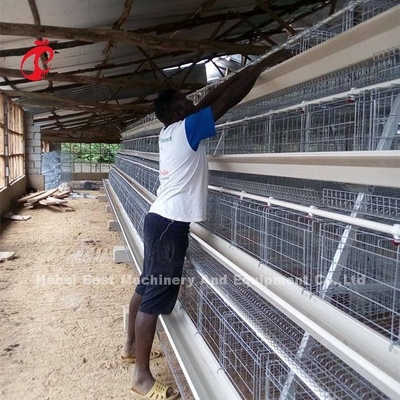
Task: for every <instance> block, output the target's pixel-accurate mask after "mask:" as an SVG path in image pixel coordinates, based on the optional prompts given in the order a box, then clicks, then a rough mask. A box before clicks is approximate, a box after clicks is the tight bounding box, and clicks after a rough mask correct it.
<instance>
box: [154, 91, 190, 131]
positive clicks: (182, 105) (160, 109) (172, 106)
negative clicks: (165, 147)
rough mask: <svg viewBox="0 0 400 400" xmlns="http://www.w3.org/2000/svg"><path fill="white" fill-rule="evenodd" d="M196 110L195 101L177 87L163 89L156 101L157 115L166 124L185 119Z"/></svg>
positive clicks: (155, 109) (155, 110)
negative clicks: (176, 88)
mask: <svg viewBox="0 0 400 400" xmlns="http://www.w3.org/2000/svg"><path fill="white" fill-rule="evenodd" d="M195 111H196V107H195V105H194V104H193V102H192V101H191V100H189V99H187V98H186V96H185V95H184V94H182V93H180V92H178V91H177V90H175V89H166V90H163V91H162V92H161V93H160V95H159V96H158V97H157V99H156V100H155V101H154V112H155V114H156V117H157V118H158V119H159V120H160V121H161V122H162V123H163V124H164V125H166V126H168V125H171V124H173V123H174V122H177V121H181V120H183V119H185V118H186V117H187V116H188V115H190V114H193V113H194V112H195Z"/></svg>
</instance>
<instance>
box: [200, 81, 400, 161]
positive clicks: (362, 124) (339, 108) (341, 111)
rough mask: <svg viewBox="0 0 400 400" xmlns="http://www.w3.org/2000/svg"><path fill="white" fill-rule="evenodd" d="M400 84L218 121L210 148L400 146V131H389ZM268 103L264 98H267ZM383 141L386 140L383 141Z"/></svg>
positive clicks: (313, 149) (307, 149) (218, 150)
mask: <svg viewBox="0 0 400 400" xmlns="http://www.w3.org/2000/svg"><path fill="white" fill-rule="evenodd" d="M399 95H400V87H391V88H385V89H382V88H380V89H378V88H377V89H371V90H365V91H361V92H360V93H358V94H356V95H351V96H349V97H348V98H343V99H337V100H332V101H329V102H323V103H322V102H321V103H319V104H309V105H305V106H302V105H301V100H300V98H298V99H297V102H298V104H299V106H298V107H297V108H296V109H293V110H286V111H282V112H279V111H276V112H269V113H268V114H262V115H260V116H258V117H257V118H256V119H251V120H248V119H246V118H245V119H242V120H238V121H236V122H232V123H229V124H222V125H218V126H217V135H215V136H214V137H212V138H210V139H208V140H207V152H208V154H211V155H219V154H247V153H251V154H253V153H291V152H317V151H323V152H327V151H329V152H335V151H362V150H375V149H376V148H377V146H378V143H380V142H381V141H382V140H385V141H387V145H385V148H386V149H390V150H398V149H400V135H398V134H397V129H396V132H394V131H393V132H391V133H390V134H389V135H388V136H387V137H383V133H384V129H385V126H386V122H387V121H388V118H389V116H390V115H391V112H396V111H392V108H393V104H394V102H395V98H396V97H397V96H399ZM261 103H262V102H261ZM381 144H382V143H381Z"/></svg>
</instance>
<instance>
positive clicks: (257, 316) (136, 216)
mask: <svg viewBox="0 0 400 400" xmlns="http://www.w3.org/2000/svg"><path fill="white" fill-rule="evenodd" d="M110 183H111V185H112V187H113V188H114V190H115V191H116V193H117V195H118V197H119V198H120V200H121V202H122V204H123V206H124V208H125V210H126V212H127V213H128V215H129V217H130V219H131V221H132V222H133V223H134V225H135V227H136V228H137V230H138V232H139V234H140V235H143V232H142V228H141V227H142V225H143V219H144V216H145V214H146V213H147V211H148V204H147V202H145V201H144V200H143V199H142V198H141V197H140V196H139V194H138V193H137V192H135V191H134V190H132V187H131V186H130V185H129V183H128V182H127V181H126V180H125V179H124V178H123V177H122V176H121V175H120V174H118V172H117V171H115V170H111V171H110ZM250 209H251V208H250ZM261 215H262V213H261V214H260V216H261ZM279 217H280V218H282V217H283V218H287V216H286V217H285V215H280V216H279ZM278 221H279V219H278ZM299 223H304V222H302V221H300V222H299ZM292 230H293V229H292ZM295 236H296V235H295ZM283 237H285V235H284V236H283ZM286 239H287V236H286ZM360 243H365V239H364V238H363V239H362V240H360ZM332 247H334V246H331V248H332ZM362 250H363V249H362V248H361V249H360V251H362ZM324 254H325V253H324ZM187 258H188V259H187V261H186V264H185V271H184V274H183V285H182V290H181V293H180V302H181V304H182V306H183V307H185V309H186V311H187V312H188V314H189V316H190V317H191V319H192V321H193V322H194V324H195V325H196V327H197V329H198V331H199V333H200V334H201V335H202V336H203V338H204V339H205V340H206V342H207V343H208V345H209V346H210V348H211V349H212V351H213V352H214V354H215V356H216V358H217V359H218V360H219V362H220V364H221V367H222V368H224V370H225V372H226V373H227V374H228V376H229V377H230V379H231V380H232V382H233V383H234V385H235V387H236V389H237V390H238V392H239V393H240V394H241V396H242V398H243V399H246V400H247V399H265V398H271V399H272V398H274V399H275V398H278V397H279V398H288V399H290V398H293V399H294V398H296V399H297V398H305V399H306V398H307V399H312V398H316V397H321V396H325V397H332V398H338V399H339V398H352V399H362V398H374V399H385V398H386V397H385V396H384V395H383V394H382V393H381V392H379V391H378V390H377V389H375V388H374V387H373V386H372V385H371V384H370V383H368V382H367V381H366V380H365V379H364V378H362V377H361V376H360V375H358V374H357V373H356V372H355V371H354V370H352V369H351V368H350V367H348V366H347V365H346V364H345V363H343V362H342V361H341V360H340V359H339V358H337V357H336V356H334V355H333V354H332V353H331V352H329V351H328V350H327V349H326V348H324V347H323V346H322V345H321V344H320V343H318V342H317V341H315V340H313V341H312V342H311V344H310V345H309V351H307V352H306V353H304V354H302V352H301V351H300V350H301V346H302V345H303V342H304V337H305V335H306V333H305V332H304V330H302V329H301V328H300V327H298V326H297V325H296V324H295V323H294V322H292V321H291V320H290V319H288V318H287V317H286V316H285V315H284V314H283V313H282V312H281V311H279V310H277V309H276V308H274V307H273V306H272V305H271V304H269V303H268V302H267V301H266V300H265V299H264V298H262V297H261V296H260V295H258V294H257V293H255V292H253V291H252V290H251V289H250V288H249V287H248V286H246V284H245V282H243V281H241V280H240V279H239V280H238V277H236V276H234V275H233V274H232V273H230V272H229V271H227V270H226V269H225V268H224V267H223V266H222V265H220V264H219V263H218V262H217V261H216V260H214V259H213V258H212V257H211V256H209V255H208V254H206V253H205V252H204V251H203V250H201V248H200V247H199V245H197V244H196V243H195V242H191V243H190V245H189V250H188V257H187ZM364 259H365V257H364ZM361 261H362V260H361ZM361 261H360V263H359V264H360V265H361V264H362V262H361ZM354 268H355V267H354ZM390 268H391V265H389V266H388V268H386V270H385V271H386V272H385V273H383V272H381V274H380V275H379V277H380V278H382V279H383V278H384V279H385V280H386V281H387V278H388V277H392V276H393V270H392V269H390ZM204 279H206V280H204ZM377 281H378V277H377V276H376V275H375V283H377ZM386 281H385V282H386ZM210 285H211V286H210ZM215 288H218V292H219V293H222V294H223V296H224V298H228V299H229V305H228V303H226V302H225V300H222V298H221V297H220V296H219V295H218V294H217V293H216V292H215V290H214V289H215ZM392 289H393V288H392ZM333 294H335V292H333ZM332 296H333V295H332ZM336 303H337V301H336ZM358 306H359V307H360V308H361V309H363V308H364V305H363V304H358ZM238 313H239V314H240V315H239V314H238ZM291 376H293V379H291ZM282 396H283V397H282Z"/></svg>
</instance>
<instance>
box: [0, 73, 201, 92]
mask: <svg viewBox="0 0 400 400" xmlns="http://www.w3.org/2000/svg"><path fill="white" fill-rule="evenodd" d="M29 72H30V71H25V73H28V74H29ZM0 75H1V76H3V77H4V76H7V77H16V78H20V77H22V76H23V75H22V73H21V71H20V70H18V69H10V68H0ZM43 80H47V81H50V82H74V83H81V84H87V85H103V86H111V87H130V88H137V87H149V88H155V89H160V88H167V87H170V86H171V84H170V83H168V82H162V81H161V82H157V81H148V80H146V79H118V78H107V77H106V78H98V77H94V76H82V75H74V74H71V73H61V74H58V73H54V72H53V73H51V74H48V75H46V76H45V77H43ZM29 82H31V81H29V80H28V79H21V80H18V81H11V83H13V84H14V85H15V84H23V83H29ZM4 85H5V83H0V86H4ZM202 86H203V83H201V82H199V83H192V84H190V85H187V87H186V89H189V90H196V89H199V88H201V87H202Z"/></svg>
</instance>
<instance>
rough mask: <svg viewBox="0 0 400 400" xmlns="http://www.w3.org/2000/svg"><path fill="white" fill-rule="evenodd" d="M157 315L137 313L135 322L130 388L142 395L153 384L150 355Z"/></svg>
mask: <svg viewBox="0 0 400 400" xmlns="http://www.w3.org/2000/svg"><path fill="white" fill-rule="evenodd" d="M157 317H158V316H157V315H150V314H145V313H143V312H141V311H138V312H137V315H136V322H135V350H136V354H135V355H136V363H135V368H134V371H133V377H132V386H133V388H134V389H135V390H136V391H137V392H139V393H142V394H146V393H147V392H148V391H149V390H150V389H151V388H152V387H153V384H154V378H153V375H152V374H151V372H150V365H149V364H150V354H151V347H152V345H153V340H154V335H155V332H156V326H157Z"/></svg>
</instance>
